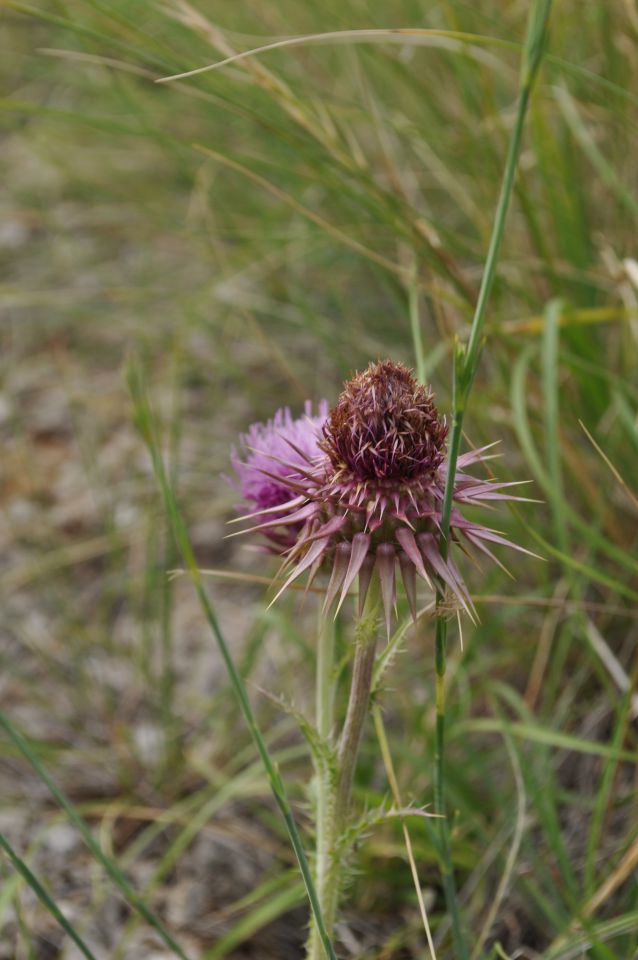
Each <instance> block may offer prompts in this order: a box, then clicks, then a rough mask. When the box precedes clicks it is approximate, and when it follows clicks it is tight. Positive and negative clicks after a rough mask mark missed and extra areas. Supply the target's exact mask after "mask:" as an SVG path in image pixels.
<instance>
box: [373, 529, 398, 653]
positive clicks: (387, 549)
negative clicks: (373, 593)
mask: <svg viewBox="0 0 638 960" xmlns="http://www.w3.org/2000/svg"><path fill="white" fill-rule="evenodd" d="M395 559H396V555H395V552H394V547H393V546H392V544H390V543H381V544H379V546H378V547H377V569H378V571H379V580H380V582H381V599H382V601H383V611H384V613H385V625H386V629H387V631H388V637H389V636H390V627H391V625H392V612H393V608H394V604H395V599H396V593H395V579H394V567H395Z"/></svg>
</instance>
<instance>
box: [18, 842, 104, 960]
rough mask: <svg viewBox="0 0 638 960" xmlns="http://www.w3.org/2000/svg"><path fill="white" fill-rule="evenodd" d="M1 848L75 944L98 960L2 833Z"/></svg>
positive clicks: (91, 958) (93, 959)
mask: <svg viewBox="0 0 638 960" xmlns="http://www.w3.org/2000/svg"><path fill="white" fill-rule="evenodd" d="M0 848H2V850H4V852H5V853H6V855H7V856H8V858H9V860H10V861H11V863H12V864H13V866H14V867H15V868H16V870H17V871H18V873H19V874H21V875H22V876H23V877H24V879H25V880H26V882H27V883H28V884H29V886H30V887H31V889H32V890H33V892H34V893H35V895H36V897H37V898H38V900H39V901H40V902H41V903H42V904H44V906H45V907H46V908H47V910H48V911H49V913H50V914H51V916H52V917H54V918H55V919H56V920H57V922H58V923H59V924H60V926H61V927H62V929H63V930H64V932H65V933H66V934H67V935H68V936H69V937H71V939H72V940H73V942H74V943H75V945H76V946H77V947H78V949H79V950H80V951H81V952H82V953H83V954H84V956H85V957H86V958H87V960H96V957H95V954H93V953H91V951H90V950H89V948H88V947H87V945H86V943H85V942H84V940H83V939H82V937H81V936H80V934H79V933H78V932H77V930H76V929H75V927H74V926H73V925H72V924H71V923H69V921H68V920H67V918H66V917H65V916H64V914H63V913H62V911H61V910H60V908H59V907H58V905H57V903H56V902H55V900H54V899H53V898H52V897H51V896H50V895H49V894H48V893H47V891H46V890H45V889H44V887H43V886H42V884H41V883H40V881H39V880H38V878H37V877H36V876H35V874H34V873H33V872H32V871H31V870H30V868H29V867H28V866H27V864H26V863H25V862H24V860H23V859H22V857H20V856H19V855H18V854H17V853H16V852H15V850H14V849H13V847H12V846H11V844H10V843H9V841H8V840H7V838H6V837H5V836H4V835H3V834H1V833H0Z"/></svg>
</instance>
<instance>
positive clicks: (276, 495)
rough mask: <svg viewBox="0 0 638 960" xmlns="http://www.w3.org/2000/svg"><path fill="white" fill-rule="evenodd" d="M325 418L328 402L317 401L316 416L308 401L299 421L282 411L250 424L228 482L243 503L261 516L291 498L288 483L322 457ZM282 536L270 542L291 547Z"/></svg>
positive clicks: (275, 534)
mask: <svg viewBox="0 0 638 960" xmlns="http://www.w3.org/2000/svg"><path fill="white" fill-rule="evenodd" d="M327 415H328V402H327V400H322V401H320V403H319V405H318V412H317V415H316V416H313V413H312V402H311V401H310V400H307V401H306V403H305V405H304V414H303V415H302V416H301V417H298V418H297V419H294V418H293V416H292V414H291V412H290V410H289V409H288V407H285V408H283V409H281V410H277V412H276V413H275V415H274V417H273V418H272V420H269V421H268V422H267V423H253V424H252V426H250V427H249V429H248V432H247V433H244V434H242V435H241V436H240V438H239V439H240V451H239V452H238V451H237V450H235V449H233V451H232V453H231V463H232V465H233V470H234V471H235V474H236V479H235V478H233V479H231V481H230V482H231V483H232V485H233V486H234V487H235V489H237V490H238V491H239V493H240V494H241V497H242V500H243V501H244V502H245V503H247V504H248V505H250V507H251V508H253V509H255V510H256V511H257V512H258V513H261V512H262V511H265V510H267V511H273V508H276V507H279V506H282V505H283V504H286V503H288V502H289V501H290V500H291V499H292V498H293V497H294V492H293V491H292V490H291V488H290V482H292V481H294V482H298V481H299V480H300V479H301V473H300V471H303V470H304V469H305V468H306V467H307V466H308V463H309V462H314V461H315V460H316V459H317V458H318V457H321V456H322V454H321V450H320V449H319V441H320V439H321V428H322V427H323V424H324V422H325V419H326V417H327ZM276 513H277V514H278V511H276ZM299 529H300V528H299ZM281 534H282V531H278V532H277V531H274V530H271V531H270V539H272V540H273V541H274V542H275V543H277V544H280V545H281V544H285V545H287V546H290V545H291V543H290V542H289V541H290V534H288V535H287V536H285V537H284V538H283V540H282V537H281Z"/></svg>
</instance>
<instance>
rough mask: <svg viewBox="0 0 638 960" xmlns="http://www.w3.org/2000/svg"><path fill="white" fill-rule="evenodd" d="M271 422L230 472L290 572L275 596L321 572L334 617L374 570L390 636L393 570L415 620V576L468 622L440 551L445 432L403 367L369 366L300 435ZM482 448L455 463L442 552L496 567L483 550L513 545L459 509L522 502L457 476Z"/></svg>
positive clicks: (294, 426) (285, 421) (252, 435)
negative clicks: (447, 539)
mask: <svg viewBox="0 0 638 960" xmlns="http://www.w3.org/2000/svg"><path fill="white" fill-rule="evenodd" d="M281 413H282V412H281V411H280V414H281ZM326 414H327V416H326ZM278 416H279V415H278ZM276 420H277V418H275V421H271V422H270V423H269V424H267V425H266V426H265V427H264V426H258V425H257V426H254V427H252V428H251V431H250V432H249V434H247V436H246V438H244V443H245V445H246V446H247V447H248V446H250V447H251V448H253V449H255V450H256V451H257V452H256V453H255V454H253V455H251V458H249V459H248V460H246V461H237V458H236V457H235V459H234V465H235V469H236V471H237V473H238V475H239V476H240V482H241V488H242V492H243V493H244V496H245V498H246V499H248V500H249V501H251V502H252V503H253V504H255V506H257V510H256V511H255V512H254V513H253V514H252V516H253V517H255V518H257V519H259V521H260V522H258V523H257V525H256V526H255V527H253V528H252V529H253V530H254V531H260V532H262V533H264V534H265V535H266V536H268V537H269V538H270V539H271V541H272V542H275V543H276V544H278V545H279V546H280V548H281V549H280V552H281V553H282V555H283V556H284V569H285V570H288V571H289V572H288V576H287V579H286V581H285V583H284V586H283V587H282V588H281V590H280V593H281V592H283V590H285V589H286V587H288V586H289V585H290V584H291V583H292V582H293V581H294V580H296V579H297V577H299V576H301V575H302V574H303V573H304V572H305V571H308V572H309V578H310V580H312V579H313V578H314V576H315V575H316V574H317V573H318V572H319V570H320V569H322V568H324V569H326V570H327V571H328V572H329V574H330V577H329V582H328V585H327V589H326V601H325V606H326V608H329V607H331V606H332V605H333V604H334V603H335V601H337V598H338V606H337V609H339V607H340V606H341V604H342V603H343V601H344V599H345V597H346V595H347V593H348V591H349V589H350V587H351V585H352V584H353V583H354V581H355V580H356V579H357V578H358V581H359V604H360V606H362V604H363V602H364V600H365V596H366V593H367V589H368V586H369V584H370V580H371V578H372V576H373V574H374V573H375V572H376V574H377V575H378V577H379V580H380V585H381V598H382V601H383V607H384V611H385V619H386V624H387V628H388V632H389V630H390V625H391V621H392V615H393V610H394V608H395V601H396V570H397V567H398V569H399V570H400V571H401V576H402V579H403V583H404V587H405V592H406V596H407V598H408V602H409V605H410V609H411V612H412V616H413V617H414V618H416V577H417V576H419V577H421V579H423V580H425V581H426V583H427V584H428V586H429V587H430V589H447V590H448V591H449V592H450V593H451V594H452V596H453V597H454V598H455V600H456V601H457V603H458V604H460V606H461V607H462V608H463V609H464V610H465V611H466V612H467V613H468V614H469V615H470V616H473V613H474V607H473V604H472V600H471V597H470V595H469V592H468V590H467V587H466V586H465V583H464V581H463V578H462V576H461V574H460V572H459V570H458V568H457V566H456V564H455V562H454V557H453V552H454V551H453V550H451V551H449V552H448V556H447V558H446V559H443V557H442V555H441V530H440V524H441V514H442V509H443V499H444V493H445V484H446V477H447V469H448V465H447V459H446V449H445V438H446V435H447V427H446V425H445V422H444V421H443V420H442V419H441V418H440V417H439V415H438V412H437V409H436V407H435V405H434V398H433V395H432V393H431V391H430V390H429V389H428V388H426V387H424V386H423V385H421V384H419V383H418V381H417V380H416V378H415V377H414V375H413V373H412V372H411V371H410V370H409V369H408V368H407V367H405V366H403V365H402V364H400V363H395V362H394V361H392V360H386V361H383V362H381V363H371V364H370V365H369V366H368V368H367V369H366V370H364V371H363V373H359V374H356V375H355V376H354V377H353V378H352V379H351V380H349V381H348V382H347V383H346V384H345V385H344V390H343V392H342V393H341V396H340V397H339V399H338V400H337V403H336V404H335V406H334V407H333V408H332V410H331V411H330V412H329V413H327V410H326V408H325V406H320V416H319V417H315V418H314V419H310V418H309V414H308V416H307V417H306V418H305V420H304V424H305V425H304V426H303V427H301V426H300V425H301V423H302V421H293V420H292V418H291V417H290V414H289V413H288V412H287V411H285V412H283V414H282V415H281V417H280V420H279V422H278V423H276ZM487 449H488V448H487V447H483V448H482V449H480V450H474V451H471V452H469V453H466V454H464V455H463V456H461V457H459V458H458V461H457V470H456V474H455V478H454V507H453V510H452V516H451V521H450V534H451V543H452V546H454V545H456V546H457V548H462V549H463V550H464V552H468V547H470V548H474V549H475V550H476V551H478V552H479V553H482V554H484V555H485V556H487V557H489V558H491V559H493V560H496V558H495V557H494V555H493V553H492V551H491V548H490V546H489V545H490V544H501V545H504V546H508V547H512V548H513V549H516V550H522V548H521V547H518V546H516V545H515V544H513V543H511V542H510V541H508V540H506V539H505V538H504V537H503V536H501V534H499V533H498V532H497V531H494V530H492V529H490V528H488V527H485V526H483V525H482V524H478V523H474V522H473V521H470V520H468V519H466V518H465V517H464V516H463V514H462V513H461V509H460V508H461V507H462V506H463V505H464V504H477V503H483V504H485V503H490V502H492V501H495V500H523V499H525V498H523V497H515V496H512V495H511V494H510V493H509V491H507V492H506V488H509V487H510V486H512V484H505V483H497V482H494V481H492V480H483V479H478V478H476V477H473V476H472V475H470V474H467V473H465V468H466V467H468V466H470V465H471V464H474V463H479V462H481V461H482V460H485V459H487V457H486V454H485V451H486V450H487ZM522 552H524V553H527V552H528V551H522ZM496 562H498V561H497V560H496Z"/></svg>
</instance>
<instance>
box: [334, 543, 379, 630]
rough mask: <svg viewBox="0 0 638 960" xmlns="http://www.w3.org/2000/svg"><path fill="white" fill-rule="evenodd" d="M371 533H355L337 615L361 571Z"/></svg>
mask: <svg viewBox="0 0 638 960" xmlns="http://www.w3.org/2000/svg"><path fill="white" fill-rule="evenodd" d="M370 540H371V537H370V534H369V533H355V535H354V537H353V538H352V550H351V552H350V562H349V564H348V569H347V571H346V575H345V579H344V581H343V587H342V590H341V597H340V599H339V605H338V607H337V610H336V613H335V616H336V615H337V613H339V610H340V609H341V605H342V603H343V601H344V600H345V598H346V594H347V592H348V590H349V589H350V586H351V585H352V582H353V581H354V578H355V577H356V576H357V574H358V573H359V570H360V569H361V565H362V564H363V561H364V560H365V558H366V556H367V554H368V550H369V549H370Z"/></svg>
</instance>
